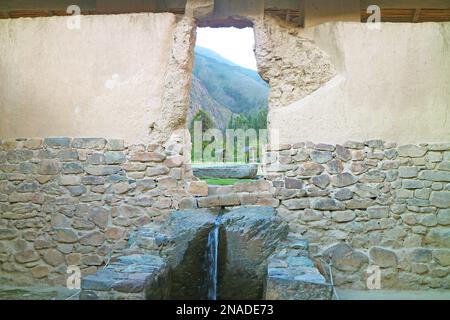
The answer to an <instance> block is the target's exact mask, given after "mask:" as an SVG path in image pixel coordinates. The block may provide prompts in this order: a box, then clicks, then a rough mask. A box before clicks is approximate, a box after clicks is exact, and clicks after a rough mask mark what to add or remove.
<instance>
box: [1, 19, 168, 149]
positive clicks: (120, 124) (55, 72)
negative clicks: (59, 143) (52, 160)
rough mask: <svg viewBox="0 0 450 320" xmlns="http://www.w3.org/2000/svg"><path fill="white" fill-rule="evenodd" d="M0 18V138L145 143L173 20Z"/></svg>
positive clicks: (157, 104) (160, 87) (155, 115)
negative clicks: (71, 23)
mask: <svg viewBox="0 0 450 320" xmlns="http://www.w3.org/2000/svg"><path fill="white" fill-rule="evenodd" d="M80 26H81V28H80V29H79V30H70V29H69V28H67V18H66V17H50V18H20V19H7V20H0V138H18V137H48V136H71V137H80V136H81V137H89V136H94V137H105V138H121V139H125V141H127V142H128V143H145V142H147V141H148V139H149V138H148V137H149V128H148V127H149V124H151V123H153V122H154V121H156V119H157V118H158V117H159V114H160V113H161V99H162V95H163V90H164V80H165V76H166V69H167V64H168V59H169V58H170V52H171V49H172V42H173V41H172V40H173V33H174V29H175V27H176V21H175V16H174V15H173V14H170V13H164V14H149V13H142V14H124V15H106V16H101V15H97V16H82V17H81V24H80Z"/></svg>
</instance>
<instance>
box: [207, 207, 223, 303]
mask: <svg viewBox="0 0 450 320" xmlns="http://www.w3.org/2000/svg"><path fill="white" fill-rule="evenodd" d="M219 229H220V216H218V217H217V218H216V220H215V222H214V228H213V229H212V230H211V231H210V232H209V234H208V247H207V260H208V261H207V262H208V300H217V256H218V251H219V250H218V249H219Z"/></svg>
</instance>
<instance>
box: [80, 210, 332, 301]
mask: <svg viewBox="0 0 450 320" xmlns="http://www.w3.org/2000/svg"><path fill="white" fill-rule="evenodd" d="M214 228H217V233H215V235H216V239H215V242H211V239H212V238H211V234H212V232H215V229H214ZM211 245H214V247H211ZM211 249H213V250H211ZM211 254H212V255H211ZM212 271H214V272H212ZM211 275H212V276H213V278H211ZM212 282H214V285H212ZM211 290H213V291H214V292H213V294H212V292H211ZM330 290H331V286H330V285H329V284H327V283H326V280H325V278H324V277H323V276H322V275H321V274H320V273H319V271H318V270H317V268H315V266H314V263H313V262H312V261H311V260H310V259H309V255H308V251H307V244H306V242H304V241H301V239H297V238H295V239H293V238H292V237H290V236H288V228H287V224H286V223H285V222H283V221H282V220H281V219H280V217H279V216H278V215H277V212H276V210H275V209H274V208H272V207H259V206H249V207H238V208H236V209H232V210H230V211H228V212H221V211H218V210H216V211H214V210H210V209H195V210H183V211H174V212H172V213H171V215H170V216H169V218H168V219H167V221H166V222H165V223H163V224H160V225H156V224H155V225H148V226H145V227H142V228H140V229H139V230H137V231H136V232H135V233H134V234H133V235H132V236H131V237H130V240H129V245H128V248H127V249H126V250H125V251H124V255H123V256H119V257H116V258H114V259H112V260H111V262H110V263H109V264H108V265H107V266H106V267H105V268H103V269H101V270H100V271H98V272H97V273H96V274H94V275H89V276H86V277H84V278H83V279H82V292H81V294H80V298H81V299H176V300H177V299H178V300H182V299H183V300H184V299H194V300H206V299H211V297H213V298H217V299H224V300H227V299H241V300H245V299H329V298H330V292H331V291H330Z"/></svg>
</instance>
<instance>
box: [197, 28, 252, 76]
mask: <svg viewBox="0 0 450 320" xmlns="http://www.w3.org/2000/svg"><path fill="white" fill-rule="evenodd" d="M196 44H197V45H198V46H200V47H204V48H208V49H211V50H213V51H215V52H217V53H218V54H220V55H221V56H222V57H224V58H226V59H228V60H230V61H232V62H234V63H236V64H237V65H240V66H242V67H244V68H247V69H252V70H256V59H255V54H254V53H253V47H254V45H255V37H254V34H253V29H252V28H245V29H237V28H197V42H196Z"/></svg>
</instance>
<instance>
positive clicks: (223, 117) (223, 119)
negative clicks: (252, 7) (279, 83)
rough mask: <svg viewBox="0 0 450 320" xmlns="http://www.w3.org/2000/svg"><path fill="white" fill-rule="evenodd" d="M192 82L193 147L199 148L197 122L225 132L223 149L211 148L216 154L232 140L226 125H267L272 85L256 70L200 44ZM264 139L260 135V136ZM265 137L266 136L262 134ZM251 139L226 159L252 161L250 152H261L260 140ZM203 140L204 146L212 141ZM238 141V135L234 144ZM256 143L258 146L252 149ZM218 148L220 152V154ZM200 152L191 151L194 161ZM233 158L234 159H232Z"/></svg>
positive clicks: (258, 155)
mask: <svg viewBox="0 0 450 320" xmlns="http://www.w3.org/2000/svg"><path fill="white" fill-rule="evenodd" d="M193 78H194V80H193V86H192V88H191V95H190V96H191V102H190V103H191V110H190V114H189V130H190V133H191V138H192V147H193V150H196V146H195V137H194V122H195V121H201V122H202V133H205V132H206V131H207V130H208V129H213V128H216V129H219V130H221V131H222V133H223V138H224V141H223V143H224V145H223V148H221V150H216V149H214V150H212V152H211V153H212V155H213V156H214V157H215V158H219V159H220V158H222V157H223V156H224V155H226V154H227V153H226V150H225V149H226V144H227V143H228V146H229V147H231V146H232V143H231V142H230V141H227V140H226V134H225V131H226V130H227V129H234V130H237V129H242V130H244V131H246V130H248V129H254V130H256V133H257V134H258V135H259V130H261V129H267V113H268V95H269V86H268V85H267V83H266V82H264V81H263V80H262V79H261V77H260V76H259V75H258V73H257V72H256V71H253V70H249V69H245V68H242V67H240V66H238V65H236V64H234V63H232V62H230V61H228V60H226V59H224V58H223V57H221V56H220V55H218V54H217V53H215V52H213V51H211V50H208V49H205V48H201V47H196V48H195V64H194V70H193ZM259 138H260V139H259V140H261V137H259ZM263 139H264V140H263V141H266V137H263ZM259 140H258V141H256V142H255V141H249V139H246V141H245V145H240V146H239V149H238V147H235V150H234V159H226V161H228V162H236V161H243V162H250V153H251V152H253V153H255V152H256V153H257V154H256V157H257V159H252V160H253V161H255V160H256V161H258V160H259V157H260V156H261V155H260V154H258V151H259V150H260V148H259V143H260V142H261V141H259ZM213 142H214V140H212V141H202V148H201V150H202V151H204V150H205V148H206V147H207V146H208V145H210V144H211V143H213ZM236 144H237V138H235V142H234V143H233V145H236ZM251 146H255V147H256V149H257V150H254V149H253V150H251V148H250V147H251ZM216 152H220V156H219V154H217V157H216ZM238 153H239V154H242V153H244V159H238V157H237V155H238ZM198 156H199V155H197V157H196V155H195V154H194V152H192V161H193V162H196V161H195V160H194V159H195V158H196V159H197V160H198ZM233 160H234V161H233Z"/></svg>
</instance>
